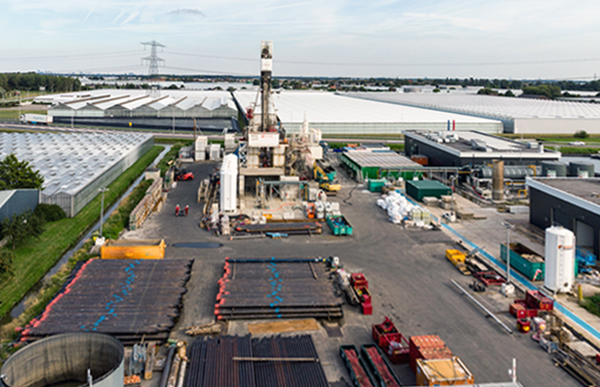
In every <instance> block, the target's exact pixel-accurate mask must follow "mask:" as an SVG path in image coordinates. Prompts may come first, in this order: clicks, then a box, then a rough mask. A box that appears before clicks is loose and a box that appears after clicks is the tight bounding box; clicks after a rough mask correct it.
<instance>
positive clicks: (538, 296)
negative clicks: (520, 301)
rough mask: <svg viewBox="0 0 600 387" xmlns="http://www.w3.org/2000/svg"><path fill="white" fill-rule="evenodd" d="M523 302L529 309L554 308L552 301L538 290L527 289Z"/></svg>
mask: <svg viewBox="0 0 600 387" xmlns="http://www.w3.org/2000/svg"><path fill="white" fill-rule="evenodd" d="M525 302H526V303H527V305H528V306H529V307H530V308H531V309H539V310H552V309H553V308H554V301H553V300H552V299H550V298H548V297H546V296H545V295H544V294H542V293H540V291H539V290H529V291H527V294H526V295H525Z"/></svg>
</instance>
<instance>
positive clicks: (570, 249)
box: [544, 227, 575, 293]
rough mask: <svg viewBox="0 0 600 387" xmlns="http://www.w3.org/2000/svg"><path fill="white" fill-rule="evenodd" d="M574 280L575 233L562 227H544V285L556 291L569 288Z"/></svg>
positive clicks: (560, 291)
mask: <svg viewBox="0 0 600 387" xmlns="http://www.w3.org/2000/svg"><path fill="white" fill-rule="evenodd" d="M574 282H575V234H573V232H571V231H570V230H567V229H566V228H562V227H550V228H547V229H546V268H545V275H544V286H545V287H546V288H547V289H549V290H551V291H552V292H556V293H564V292H568V291H570V290H571V287H572V286H573V283H574Z"/></svg>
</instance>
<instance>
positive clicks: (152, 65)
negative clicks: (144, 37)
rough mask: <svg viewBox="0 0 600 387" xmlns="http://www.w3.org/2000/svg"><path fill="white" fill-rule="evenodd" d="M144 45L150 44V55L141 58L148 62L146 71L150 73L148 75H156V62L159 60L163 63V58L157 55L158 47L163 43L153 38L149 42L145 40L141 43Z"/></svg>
mask: <svg viewBox="0 0 600 387" xmlns="http://www.w3.org/2000/svg"><path fill="white" fill-rule="evenodd" d="M142 44H143V45H144V48H145V47H146V46H150V56H148V57H146V58H142V61H144V62H146V63H148V73H149V74H150V76H151V77H152V76H157V75H158V63H159V62H163V63H164V61H165V60H164V59H162V58H159V57H158V49H157V48H158V47H165V46H164V45H163V44H160V43H158V42H157V41H156V40H153V41H151V42H145V43H142Z"/></svg>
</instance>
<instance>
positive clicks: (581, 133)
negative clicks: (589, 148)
mask: <svg viewBox="0 0 600 387" xmlns="http://www.w3.org/2000/svg"><path fill="white" fill-rule="evenodd" d="M589 136H590V135H589V134H588V132H586V131H585V130H580V131H579V132H575V134H574V135H573V137H575V138H588V137H589Z"/></svg>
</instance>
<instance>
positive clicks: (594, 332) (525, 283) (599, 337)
mask: <svg viewBox="0 0 600 387" xmlns="http://www.w3.org/2000/svg"><path fill="white" fill-rule="evenodd" d="M442 227H444V228H445V229H447V230H448V231H450V232H451V233H453V234H454V235H456V236H457V237H459V238H460V239H462V240H463V241H464V242H465V243H466V244H468V245H469V246H470V247H471V248H474V249H475V248H477V247H478V246H477V245H476V244H475V243H473V242H471V241H470V240H468V239H467V238H465V237H464V236H463V235H462V234H461V233H459V232H458V231H456V230H455V229H453V228H452V227H450V226H449V225H447V224H445V223H442ZM480 252H481V254H482V255H483V256H485V257H486V258H487V259H489V260H490V261H492V262H493V263H494V264H495V265H497V266H498V267H500V268H501V269H502V270H504V271H506V264H504V262H502V261H501V260H499V259H497V258H494V257H493V256H492V255H491V254H489V253H488V252H486V251H485V250H481V251H480ZM510 275H511V277H513V279H515V280H517V281H518V282H519V283H520V284H521V285H523V286H525V287H526V288H527V289H529V290H539V289H538V288H537V287H536V286H535V285H533V284H532V283H531V282H529V281H528V280H527V279H525V277H523V276H522V275H521V274H519V273H517V272H515V271H514V270H513V269H512V268H511V269H510ZM554 307H555V308H556V310H558V311H559V312H560V313H562V314H564V315H565V316H567V318H569V319H570V320H571V321H573V322H574V323H575V324H577V325H579V326H580V327H581V328H583V329H584V330H585V331H586V332H587V333H589V334H590V335H592V336H593V337H594V338H596V339H597V340H600V332H598V330H597V329H596V328H594V327H593V326H591V325H590V324H588V323H587V322H585V321H584V320H583V319H581V318H580V317H579V316H577V315H576V314H575V313H573V312H571V311H570V310H569V309H567V308H566V307H565V306H563V305H562V304H560V303H559V302H557V301H556V300H554Z"/></svg>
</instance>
